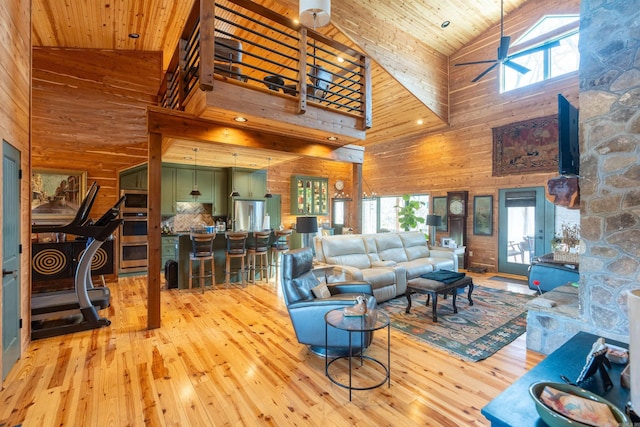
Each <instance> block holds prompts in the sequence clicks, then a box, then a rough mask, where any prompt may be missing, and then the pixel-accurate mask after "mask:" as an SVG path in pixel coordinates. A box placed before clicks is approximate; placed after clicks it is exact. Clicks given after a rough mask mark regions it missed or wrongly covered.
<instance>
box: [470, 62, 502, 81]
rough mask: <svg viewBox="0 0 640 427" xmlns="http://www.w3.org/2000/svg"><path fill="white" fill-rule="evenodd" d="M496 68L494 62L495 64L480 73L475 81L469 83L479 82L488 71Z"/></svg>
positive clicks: (496, 64)
mask: <svg viewBox="0 0 640 427" xmlns="http://www.w3.org/2000/svg"><path fill="white" fill-rule="evenodd" d="M497 66H498V63H497V62H496V63H495V64H493V65H492V66H491V67H489V68H487V69H486V70H484V71H483V72H482V73H480V75H478V77H476V78H475V79H473V80H471V83H475V82H477V81H478V80H480V79H481V78H483V77H484V76H485V75H486V74H487V73H488V72H489V71H491V70H493V69H494V68H496V67H497Z"/></svg>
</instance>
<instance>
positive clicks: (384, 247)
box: [375, 233, 408, 262]
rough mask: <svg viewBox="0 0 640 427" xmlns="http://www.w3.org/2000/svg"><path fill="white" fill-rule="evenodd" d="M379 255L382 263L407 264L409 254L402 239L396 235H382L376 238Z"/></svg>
mask: <svg viewBox="0 0 640 427" xmlns="http://www.w3.org/2000/svg"><path fill="white" fill-rule="evenodd" d="M375 240H376V247H377V248H378V255H379V256H380V259H381V260H382V261H395V262H405V261H408V259H407V254H406V252H405V251H404V246H403V245H402V239H400V236H399V235H398V234H395V233H381V234H377V235H376V236H375Z"/></svg>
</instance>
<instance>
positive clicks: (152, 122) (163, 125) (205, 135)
mask: <svg viewBox="0 0 640 427" xmlns="http://www.w3.org/2000/svg"><path fill="white" fill-rule="evenodd" d="M147 130H148V131H149V132H151V133H158V134H161V135H162V136H163V137H164V138H175V139H189V140H193V141H202V142H212V143H217V144H229V145H238V146H242V147H250V148H255V149H257V150H273V151H280V152H284V153H290V154H295V155H298V156H301V157H312V158H317V159H323V160H332V161H337V162H347V163H360V164H362V163H363V162H364V147H360V146H357V145H345V146H343V147H336V146H332V145H326V144H320V143H318V142H315V141H308V140H304V139H302V138H299V137H290V136H283V135H276V134H270V133H266V132H258V131H252V130H248V129H242V128H235V127H232V126H230V125H229V124H227V123H225V124H221V123H217V122H214V121H210V120H205V119H201V118H198V117H196V116H193V115H191V114H188V113H183V112H180V111H175V110H166V109H163V108H155V107H150V108H149V109H148V110H147Z"/></svg>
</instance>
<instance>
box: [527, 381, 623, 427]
mask: <svg viewBox="0 0 640 427" xmlns="http://www.w3.org/2000/svg"><path fill="white" fill-rule="evenodd" d="M547 386H549V387H553V388H554V389H556V390H559V391H563V392H565V393H569V394H572V395H574V396H578V397H582V398H584V399H590V400H594V401H596V402H600V403H604V404H605V405H607V406H608V407H609V409H610V410H611V413H612V414H613V416H614V417H615V418H616V420H617V421H618V425H619V426H625V427H626V426H628V427H631V426H632V425H633V424H632V423H631V421H630V420H629V417H627V415H626V414H625V413H624V412H623V411H621V410H620V409H618V407H616V406H615V405H614V404H612V403H611V402H609V401H608V400H606V399H603V398H602V397H600V396H598V395H597V394H594V393H592V392H590V391H588V390H585V389H583V388H580V387H577V386H574V385H569V384H564V383H554V382H547V381H541V382H536V383H533V384H531V386H530V387H529V394H530V395H531V398H532V399H533V401H534V402H535V405H536V411H538V414H539V415H540V418H542V420H543V421H544V422H545V423H547V424H548V425H549V427H590V425H589V424H583V423H581V422H579V421H575V420H572V419H571V418H567V417H565V416H564V415H562V414H560V413H558V412H556V411H554V410H553V409H551V408H550V407H548V406H547V405H545V404H544V402H542V400H541V399H540V394H541V393H542V390H544V388H545V387H547Z"/></svg>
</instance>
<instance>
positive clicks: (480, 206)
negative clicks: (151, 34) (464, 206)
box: [473, 196, 493, 236]
mask: <svg viewBox="0 0 640 427" xmlns="http://www.w3.org/2000/svg"><path fill="white" fill-rule="evenodd" d="M473 234H475V235H476V236H492V235H493V196H474V197H473Z"/></svg>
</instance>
